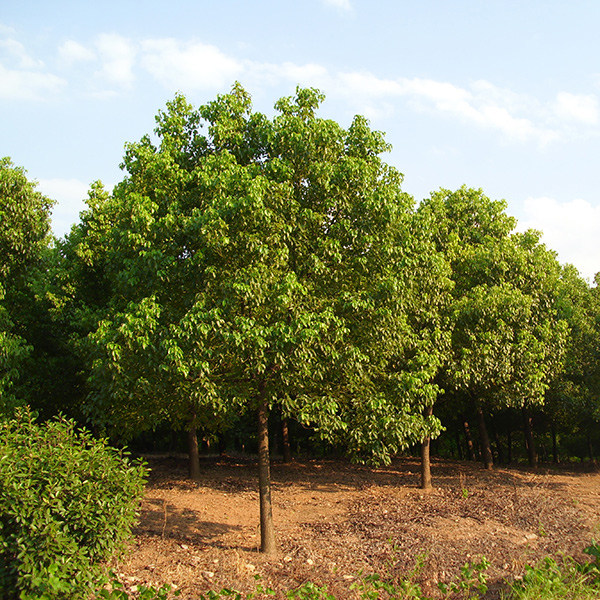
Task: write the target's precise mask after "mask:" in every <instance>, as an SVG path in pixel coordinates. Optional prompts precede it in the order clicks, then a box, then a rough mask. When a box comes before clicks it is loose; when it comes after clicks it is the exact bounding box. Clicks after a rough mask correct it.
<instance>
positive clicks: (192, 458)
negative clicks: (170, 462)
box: [187, 415, 200, 479]
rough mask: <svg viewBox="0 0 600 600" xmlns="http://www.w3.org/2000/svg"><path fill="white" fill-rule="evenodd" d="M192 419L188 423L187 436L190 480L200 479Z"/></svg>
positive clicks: (196, 439)
mask: <svg viewBox="0 0 600 600" xmlns="http://www.w3.org/2000/svg"><path fill="white" fill-rule="evenodd" d="M194 419H195V415H194V418H192V420H191V421H190V426H189V429H188V432H187V435H188V456H189V465H188V466H189V474H190V478H191V479H200V451H199V449H198V434H197V432H196V427H195V426H194Z"/></svg>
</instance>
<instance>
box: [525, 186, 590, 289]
mask: <svg viewBox="0 0 600 600" xmlns="http://www.w3.org/2000/svg"><path fill="white" fill-rule="evenodd" d="M524 212H525V218H524V219H523V220H522V221H521V222H519V228H518V229H519V230H520V231H524V230H525V229H527V228H533V229H538V230H540V231H542V232H543V233H544V237H543V238H542V241H543V242H544V243H545V244H546V245H547V246H548V247H549V248H551V249H552V250H555V251H556V252H557V253H558V256H559V260H560V261H561V262H562V263H572V264H573V265H575V267H577V269H578V270H579V272H580V273H581V274H582V275H583V276H584V277H586V278H588V279H589V280H590V281H591V280H593V277H594V275H595V273H597V272H599V271H600V205H599V206H593V205H592V204H591V203H590V202H588V201H587V200H582V199H575V200H570V201H568V202H559V201H558V200H556V199H555V198H548V197H540V198H527V199H526V200H525V203H524Z"/></svg>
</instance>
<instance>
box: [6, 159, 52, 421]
mask: <svg viewBox="0 0 600 600" xmlns="http://www.w3.org/2000/svg"><path fill="white" fill-rule="evenodd" d="M51 206H52V201H51V200H49V199H48V198H46V197H45V196H44V195H42V194H41V193H40V192H38V191H36V189H35V184H34V183H33V182H30V181H28V179H27V176H26V172H25V170H24V169H22V168H20V167H15V166H14V165H13V163H12V162H11V160H10V159H9V158H3V159H0V398H2V406H1V407H0V412H6V411H8V410H10V409H11V407H12V406H14V404H16V403H23V402H25V401H26V400H31V397H30V395H29V394H28V393H27V391H26V387H27V384H28V379H29V378H28V377H27V371H28V369H27V365H28V360H29V359H30V357H31V356H32V353H33V350H34V348H33V347H32V343H31V342H32V340H31V331H30V326H31V324H32V322H33V319H32V315H31V307H32V305H33V304H34V303H35V291H34V280H35V271H36V269H38V268H39V264H38V263H39V262H40V261H41V260H42V257H43V255H44V252H45V251H47V249H48V245H49V240H50V238H49V230H50V217H49V215H50V208H51Z"/></svg>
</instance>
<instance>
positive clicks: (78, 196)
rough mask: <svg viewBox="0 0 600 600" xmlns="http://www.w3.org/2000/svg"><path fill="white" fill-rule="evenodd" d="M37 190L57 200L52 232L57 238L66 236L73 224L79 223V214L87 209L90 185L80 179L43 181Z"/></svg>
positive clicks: (53, 214)
mask: <svg viewBox="0 0 600 600" xmlns="http://www.w3.org/2000/svg"><path fill="white" fill-rule="evenodd" d="M37 189H38V190H39V191H40V192H42V194H44V195H46V196H48V197H49V198H52V199H53V200H56V205H55V206H54V209H53V211H52V230H53V232H54V235H56V236H57V237H62V236H64V235H65V234H66V233H68V232H69V231H70V229H71V226H72V225H73V223H76V222H77V221H79V213H80V212H81V211H82V210H83V209H84V208H85V202H84V201H85V200H86V199H87V197H88V194H87V192H88V190H89V185H87V184H85V183H83V182H82V181H79V180H78V179H41V180H40V181H39V182H38V187H37Z"/></svg>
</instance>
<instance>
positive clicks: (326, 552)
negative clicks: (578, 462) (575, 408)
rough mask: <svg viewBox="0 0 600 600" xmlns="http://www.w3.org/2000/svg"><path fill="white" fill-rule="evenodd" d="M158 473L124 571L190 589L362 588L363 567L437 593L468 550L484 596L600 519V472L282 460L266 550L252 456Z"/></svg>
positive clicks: (582, 536)
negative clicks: (428, 478)
mask: <svg viewBox="0 0 600 600" xmlns="http://www.w3.org/2000/svg"><path fill="white" fill-rule="evenodd" d="M150 466H151V467H152V475H151V477H150V482H149V485H148V488H147V493H146V498H145V500H144V502H143V505H142V510H141V521H140V525H139V527H138V529H137V530H136V537H135V541H134V544H133V546H132V548H131V550H130V553H129V554H128V555H127V556H126V557H125V558H124V559H123V560H122V561H121V562H120V563H119V564H118V565H117V567H116V571H117V572H118V574H119V576H120V577H121V579H122V580H123V581H124V582H125V584H126V585H127V586H128V587H132V586H134V585H139V584H140V583H145V584H155V585H156V584H163V583H169V584H173V585H174V586H177V588H179V589H180V590H181V598H183V599H198V598H200V595H201V594H202V593H203V592H204V593H205V592H206V591H207V590H209V589H213V590H220V589H221V588H223V587H230V588H235V589H237V590H240V591H242V592H248V591H250V590H252V589H254V587H255V578H256V577H257V576H259V577H260V579H261V582H262V583H263V585H268V586H270V587H271V588H273V589H275V590H276V591H277V592H278V594H277V597H278V598H283V597H284V591H285V590H290V589H293V588H296V587H298V586H300V585H301V584H302V583H304V582H306V581H312V582H314V583H316V584H318V585H326V586H327V589H328V590H329V591H330V592H332V593H334V594H335V595H336V597H337V598H340V599H342V598H355V597H356V595H355V593H354V592H353V591H352V590H351V585H352V583H353V582H355V581H356V578H357V575H358V574H359V573H361V572H362V573H363V574H368V573H373V572H376V573H379V574H381V575H382V576H385V577H390V578H392V579H393V578H398V577H403V576H406V575H407V574H409V572H410V571H411V569H413V568H414V566H415V564H416V563H417V562H418V561H421V562H422V564H423V566H422V569H421V571H420V572H419V573H417V574H416V575H414V579H415V580H416V581H418V582H419V583H420V585H421V586H422V587H423V590H424V591H425V592H427V593H428V594H431V595H435V594H436V590H437V583H438V582H439V581H442V582H444V581H449V580H450V579H452V578H453V577H454V576H456V575H457V573H458V572H459V569H460V567H461V566H462V565H463V564H464V563H465V562H467V561H470V560H477V559H478V558H480V557H481V556H485V557H486V558H487V559H488V560H489V561H490V562H491V567H490V568H489V569H488V581H489V583H490V591H489V592H488V595H487V596H486V597H489V598H496V597H498V593H499V592H498V590H499V587H500V586H501V582H502V580H505V579H507V578H508V579H510V578H512V577H514V576H517V575H519V574H521V573H522V572H523V569H524V566H525V565H526V564H528V563H529V564H532V563H535V562H536V561H537V560H539V559H540V558H541V557H543V556H545V555H548V554H556V553H560V552H564V553H567V554H570V555H574V556H576V557H578V558H582V556H583V555H582V553H581V551H582V549H583V548H584V547H585V546H586V545H588V544H589V542H590V541H591V539H592V538H593V537H598V530H599V527H600V474H599V473H598V472H596V471H589V472H586V471H583V470H580V471H577V470H573V469H569V468H566V467H563V468H553V469H550V468H540V469H539V470H537V471H532V470H525V469H517V468H511V469H508V468H498V469H496V470H494V471H492V472H488V471H484V470H483V469H482V468H481V467H479V465H476V464H473V463H467V462H458V461H439V462H435V461H434V463H433V477H434V486H435V488H434V490H432V491H431V492H429V493H423V492H422V491H421V490H419V489H418V469H419V465H418V462H417V461H415V460H412V459H398V460H396V461H395V462H394V463H393V464H392V465H391V466H390V467H385V468H379V469H370V468H366V467H358V466H353V465H349V464H348V463H346V462H343V461H333V460H331V461H329V460H320V461H316V460H311V461H295V462H293V463H292V464H289V465H284V464H281V463H275V464H274V465H273V468H272V478H273V502H274V517H275V523H276V528H277V533H278V542H279V546H280V552H279V554H278V555H277V557H275V558H268V557H265V556H263V555H262V554H260V553H259V552H258V545H259V542H260V537H259V531H258V484H257V478H256V467H255V465H254V463H253V462H251V461H245V460H242V459H239V460H238V459H232V458H228V459H219V460H215V459H213V460H207V461H206V462H205V464H204V465H203V472H202V476H201V478H200V480H199V481H198V482H191V481H189V480H188V479H187V477H186V461H185V460H183V459H175V458H170V459H161V460H157V459H154V460H152V461H150Z"/></svg>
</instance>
